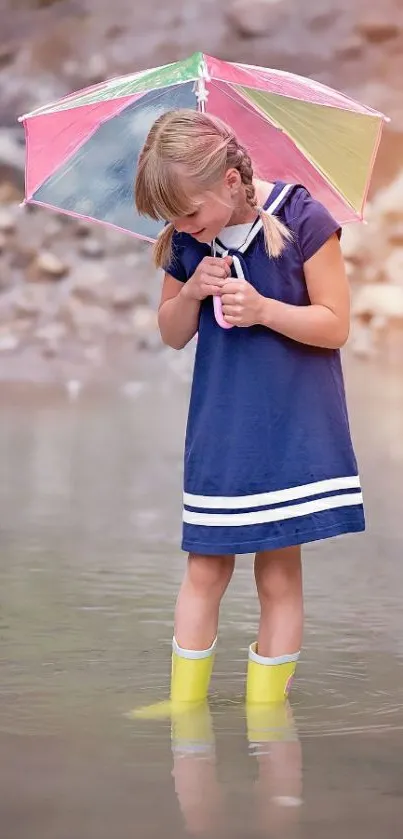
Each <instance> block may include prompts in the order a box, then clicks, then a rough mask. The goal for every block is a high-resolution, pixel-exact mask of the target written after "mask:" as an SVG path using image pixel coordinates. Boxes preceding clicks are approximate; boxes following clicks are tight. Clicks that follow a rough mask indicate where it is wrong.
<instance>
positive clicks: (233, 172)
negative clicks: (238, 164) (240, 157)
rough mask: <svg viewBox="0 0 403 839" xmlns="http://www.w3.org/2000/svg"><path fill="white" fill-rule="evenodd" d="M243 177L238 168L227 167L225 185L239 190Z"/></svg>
mask: <svg viewBox="0 0 403 839" xmlns="http://www.w3.org/2000/svg"><path fill="white" fill-rule="evenodd" d="M241 183H242V179H241V175H240V173H239V172H238V169H227V171H226V173H225V185H226V186H227V187H229V189H231V190H234V191H236V190H238V189H239V188H240V186H241Z"/></svg>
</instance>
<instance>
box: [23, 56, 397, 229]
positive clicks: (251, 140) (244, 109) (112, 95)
mask: <svg viewBox="0 0 403 839" xmlns="http://www.w3.org/2000/svg"><path fill="white" fill-rule="evenodd" d="M184 107H185V108H195V109H201V110H205V111H206V112H207V113H211V114H215V115H217V116H219V117H220V118H221V119H222V120H224V121H225V122H226V123H227V124H229V125H230V126H231V127H232V128H233V130H234V131H235V133H236V134H237V136H238V138H239V140H240V142H242V143H243V144H244V145H245V146H246V147H247V148H248V150H249V151H250V153H251V157H252V159H253V161H254V166H255V172H256V175H257V176H258V177H260V178H262V179H264V180H268V181H274V180H283V181H287V182H291V183H302V184H304V186H305V187H306V188H307V189H308V190H309V191H310V192H311V193H312V195H313V196H314V197H315V198H317V199H318V200H319V201H321V202H322V203H323V204H324V205H325V206H326V207H327V208H328V209H329V211H330V212H331V213H332V214H333V215H334V216H335V218H336V219H337V220H338V221H339V222H340V223H341V224H344V223H347V222H351V221H355V220H360V219H362V218H363V211H364V206H365V201H366V197H367V193H368V188H369V183H370V178H371V173H372V169H373V165H374V162H375V156H376V152H377V148H378V145H379V142H380V138H381V132H382V127H383V125H384V122H385V121H386V117H385V116H384V115H383V114H382V113H379V112H377V111H374V110H372V109H371V108H368V107H366V106H364V105H362V104H360V103H358V102H355V101H354V100H352V99H350V98H349V97H348V96H345V95H344V94H342V93H339V92H337V91H335V90H333V89H332V88H329V87H326V86H325V85H322V84H319V83H318V82H316V81H314V80H312V79H307V78H303V77H301V76H297V75H294V74H292V73H286V72H283V71H280V70H269V69H265V68H263V67H254V66H251V65H246V64H237V63H228V62H225V61H220V60H218V59H215V58H213V57H211V56H208V55H205V54H203V53H195V54H194V55H192V56H191V57H190V58H188V59H186V60H184V61H178V62H175V63H173V64H168V65H165V66H163V67H157V68H154V69H151V70H145V71H143V72H138V73H134V74H132V75H128V76H124V77H121V78H117V79H111V80H108V81H106V82H103V83H101V84H98V85H95V86H93V87H90V88H86V89H85V90H82V91H80V92H78V93H76V94H72V95H70V96H67V97H65V98H63V99H61V100H60V101H58V102H55V103H53V104H51V105H49V106H47V107H43V108H39V109H37V110H35V111H33V112H32V113H29V114H25V115H24V116H23V117H21V118H20V121H21V122H23V124H24V128H25V135H26V201H27V202H31V203H36V204H40V205H43V206H47V207H50V208H52V209H55V210H58V211H61V212H65V213H68V214H70V215H75V216H79V217H84V218H87V219H91V220H94V221H99V222H102V223H104V224H110V225H113V226H114V227H117V228H120V229H122V230H126V231H128V232H130V233H132V234H134V235H137V236H140V237H141V238H143V239H149V240H150V241H153V240H155V238H156V237H157V235H158V233H159V231H160V229H161V226H162V223H159V222H154V221H152V220H148V219H144V218H141V217H139V216H138V214H137V213H136V210H135V208H134V202H133V182H134V178H135V170H136V165H137V158H138V154H139V152H140V149H141V147H142V145H143V143H144V140H145V138H146V135H147V133H148V131H149V129H150V127H151V125H152V124H153V122H154V121H155V119H157V117H159V116H160V115H161V114H163V113H164V112H166V111H168V110H171V109H173V108H184Z"/></svg>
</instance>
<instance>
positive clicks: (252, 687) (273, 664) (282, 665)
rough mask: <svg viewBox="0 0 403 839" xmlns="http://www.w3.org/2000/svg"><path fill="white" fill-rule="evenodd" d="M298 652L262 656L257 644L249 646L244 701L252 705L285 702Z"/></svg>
mask: <svg viewBox="0 0 403 839" xmlns="http://www.w3.org/2000/svg"><path fill="white" fill-rule="evenodd" d="M298 658H299V652H298V653H294V654H293V655H283V656H279V657H277V658H264V657H263V656H261V655H258V653H257V644H256V643H255V644H252V645H251V646H250V648H249V661H248V675H247V682H246V701H247V704H248V705H249V704H252V705H259V704H263V705H267V704H270V703H279V702H285V700H286V699H287V696H288V694H289V692H290V689H291V684H292V680H293V678H294V673H295V668H296V666H297V661H298Z"/></svg>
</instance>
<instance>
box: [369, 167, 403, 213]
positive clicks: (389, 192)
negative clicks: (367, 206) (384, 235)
mask: <svg viewBox="0 0 403 839" xmlns="http://www.w3.org/2000/svg"><path fill="white" fill-rule="evenodd" d="M402 198H403V171H401V172H400V173H399V175H398V176H397V177H396V179H395V180H393V181H392V183H391V184H389V185H388V186H386V187H384V188H383V189H381V190H379V192H378V193H377V195H376V197H375V199H374V201H373V205H374V212H375V213H376V214H377V215H378V216H383V217H384V220H385V222H386V223H389V222H400V221H402V220H403V201H402Z"/></svg>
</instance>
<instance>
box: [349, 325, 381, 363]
mask: <svg viewBox="0 0 403 839" xmlns="http://www.w3.org/2000/svg"><path fill="white" fill-rule="evenodd" d="M349 346H350V347H351V350H352V352H353V353H354V355H356V356H358V357H359V358H371V357H372V356H374V355H375V341H374V334H373V330H372V328H371V324H370V323H365V322H363V321H361V320H360V319H356V320H354V321H353V323H352V326H351V333H350V338H349Z"/></svg>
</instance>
